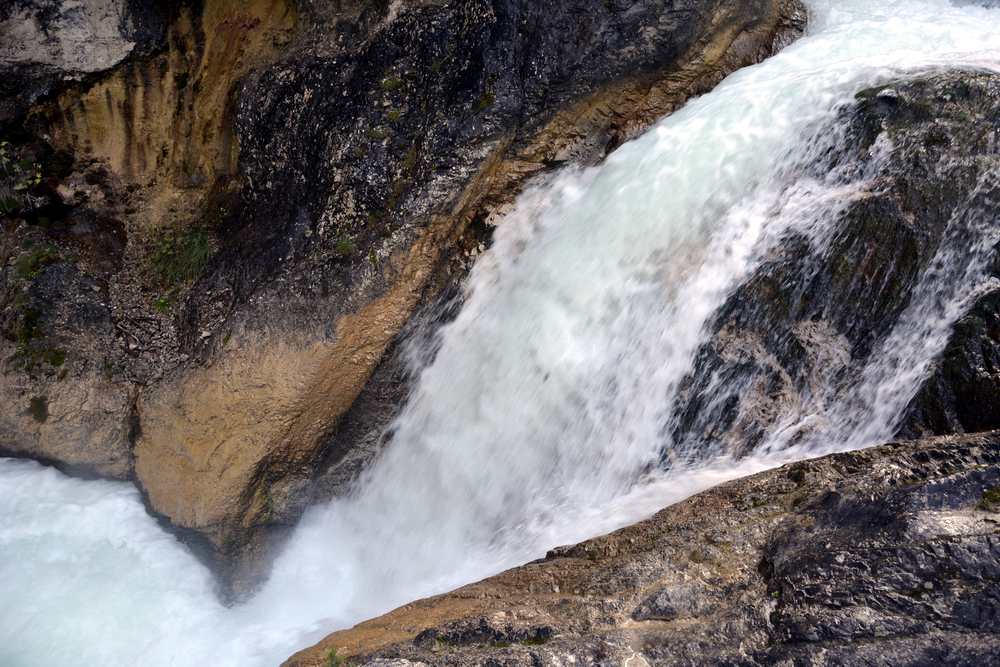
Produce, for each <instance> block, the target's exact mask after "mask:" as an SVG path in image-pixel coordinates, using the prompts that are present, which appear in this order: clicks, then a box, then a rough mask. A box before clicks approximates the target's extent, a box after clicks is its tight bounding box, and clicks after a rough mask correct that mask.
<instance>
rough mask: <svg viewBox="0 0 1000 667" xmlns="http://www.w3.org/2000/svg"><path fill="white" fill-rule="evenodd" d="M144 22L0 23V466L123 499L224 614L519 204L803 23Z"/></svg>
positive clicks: (135, 8) (614, 12) (189, 17)
mask: <svg viewBox="0 0 1000 667" xmlns="http://www.w3.org/2000/svg"><path fill="white" fill-rule="evenodd" d="M153 4H156V9H155V11H154V10H152V9H150V10H149V11H146V9H144V7H145V5H144V4H143V3H139V2H129V3H124V2H114V1H111V0H108V2H100V3H90V4H88V5H86V7H83V6H82V5H79V4H75V3H60V2H54V1H52V2H49V1H47V0H46V1H45V2H42V1H37V2H34V1H33V2H28V1H27V0H19V1H18V2H15V3H14V4H13V9H11V10H7V9H6V8H5V9H4V10H0V11H2V12H4V13H2V14H0V24H2V26H3V30H4V31H5V32H4V34H6V35H14V36H15V37H16V36H18V35H20V37H18V39H20V40H21V41H22V42H24V41H25V40H27V39H28V38H27V37H25V35H28V34H29V33H31V31H32V30H36V28H38V29H39V30H42V31H43V32H46V33H47V34H48V36H49V37H48V38H46V39H47V41H45V40H43V41H42V42H38V43H37V44H35V43H33V44H32V47H31V48H30V49H20V48H19V49H17V50H16V53H14V51H11V52H10V53H8V52H7V51H3V52H2V53H0V65H2V66H3V67H5V68H8V70H9V71H11V72H14V73H15V74H16V77H19V78H18V79H17V80H18V81H21V82H22V83H18V84H17V86H18V87H19V90H23V92H24V93H25V95H24V96H22V97H17V99H16V100H14V103H13V104H12V105H9V109H8V108H7V107H5V108H4V111H3V113H6V114H7V115H8V117H9V118H12V119H13V120H11V121H10V122H8V123H7V125H6V126H5V127H6V128H7V130H6V132H7V133H8V135H7V136H9V137H10V138H11V141H12V143H13V144H14V146H13V150H15V151H16V152H17V153H18V160H21V159H22V157H24V158H26V159H28V161H29V162H30V163H31V164H32V165H34V164H37V165H38V168H39V172H40V181H41V182H40V183H38V184H34V185H33V186H32V188H31V189H30V192H31V194H32V197H35V199H32V200H31V201H23V202H20V203H19V204H18V206H16V207H14V209H13V210H12V211H8V212H6V213H5V219H4V225H3V232H2V234H3V236H4V241H3V242H4V247H5V248H6V249H7V250H5V255H4V257H5V260H6V264H5V267H6V269H5V273H4V281H5V282H4V284H3V286H2V293H3V295H4V296H3V299H4V300H3V307H4V322H5V323H6V324H5V327H6V331H7V333H6V334H5V342H4V343H3V345H4V346H5V347H4V348H3V349H2V350H0V352H2V354H3V356H4V358H5V359H13V358H14V357H17V351H18V349H19V346H20V347H22V348H30V349H32V350H36V351H37V355H38V356H40V357H41V358H42V362H43V363H41V364H37V365H35V366H34V367H33V368H32V369H30V370H29V369H25V368H24V367H22V366H18V365H16V364H10V365H8V366H7V367H5V370H4V375H3V380H2V382H0V391H2V392H3V395H4V400H5V402H9V404H10V405H15V406H18V407H17V408H16V413H11V414H5V415H4V421H3V422H2V423H0V436H2V438H3V441H2V442H0V448H2V449H3V451H5V452H8V453H15V454H18V455H24V456H35V457H38V458H43V459H45V460H48V461H51V462H54V463H57V464H60V465H62V466H63V467H64V468H65V469H68V470H77V471H84V472H87V473H89V474H99V475H104V476H110V477H116V478H130V479H133V480H134V481H136V483H137V484H138V486H139V487H140V488H141V489H142V490H143V492H144V497H145V498H146V499H147V501H148V503H149V505H150V508H151V510H152V511H154V512H155V513H157V514H158V515H159V516H161V517H164V518H165V519H166V520H167V521H169V522H170V523H171V524H172V525H174V526H175V527H178V528H179V529H181V530H182V535H183V536H184V537H185V538H187V539H192V536H196V537H194V538H193V539H195V540H196V541H197V542H199V543H200V544H201V547H202V552H203V553H205V554H207V558H208V560H209V561H210V562H212V563H213V564H214V565H216V566H218V571H219V572H220V573H221V574H222V578H223V580H224V582H225V588H226V589H227V590H228V591H229V592H234V591H237V592H245V591H247V590H250V589H252V588H253V586H254V585H255V584H256V582H258V581H259V580H260V577H261V576H262V574H263V571H264V570H265V569H266V563H267V562H268V556H269V554H270V553H271V552H272V549H273V548H274V546H275V545H276V544H277V543H278V542H279V541H280V539H281V537H282V535H284V533H285V531H287V530H288V528H289V527H290V526H292V525H294V523H295V521H296V520H297V518H298V516H299V515H300V513H301V511H302V509H303V508H304V507H305V506H306V505H307V504H308V502H310V500H311V499H314V498H319V497H327V496H329V495H331V494H337V493H342V492H343V490H344V489H345V488H346V487H347V486H348V485H349V484H350V481H351V480H352V479H353V477H354V476H355V475H356V474H357V472H358V471H359V470H361V469H362V468H363V467H364V466H365V465H366V464H367V462H368V461H369V460H370V458H371V457H372V456H374V454H375V453H376V452H377V450H378V449H379V447H380V446H381V444H382V442H381V440H380V438H378V437H375V436H374V435H373V434H375V433H378V432H380V431H381V426H382V424H384V423H385V422H386V421H388V419H389V418H391V414H392V412H393V410H394V409H395V407H394V406H395V405H397V404H398V400H399V397H400V396H401V395H402V393H405V387H404V386H403V384H402V383H401V382H400V381H399V377H400V371H399V369H400V368H401V366H400V364H399V360H398V357H397V356H396V355H394V354H392V353H388V351H390V350H394V349H396V348H395V347H394V342H395V341H396V338H397V336H398V334H399V332H400V330H401V329H403V327H404V326H405V325H406V323H407V322H408V321H409V320H411V318H412V317H413V314H414V312H416V311H417V310H418V308H419V307H420V306H421V305H423V304H425V303H427V301H428V300H429V298H430V297H432V296H433V295H434V294H435V293H436V292H437V291H438V290H439V289H441V288H442V287H444V286H446V285H449V284H454V281H456V280H457V277H458V276H460V275H461V274H462V273H463V272H464V271H465V269H466V267H467V264H468V263H469V261H470V259H471V256H472V255H473V254H474V253H476V252H479V251H481V249H482V248H483V247H484V242H486V241H488V236H489V232H488V226H489V223H490V222H491V221H492V220H493V219H494V217H495V215H496V214H497V213H498V212H502V210H503V207H504V206H506V205H507V204H509V203H510V201H511V200H512V198H513V196H514V195H515V194H516V193H517V191H518V190H519V188H520V187H521V186H522V185H523V183H524V181H525V180H526V179H527V178H528V177H530V176H531V175H533V174H537V173H539V172H542V171H544V170H547V169H551V168H553V167H556V166H559V165H565V164H571V163H576V164H581V163H582V164H590V163H594V162H596V161H598V160H600V159H601V158H602V157H603V156H604V155H605V154H606V153H607V152H608V151H609V150H610V149H612V148H614V147H615V146H617V145H618V144H619V143H621V142H622V141H624V140H626V139H628V138H630V137H632V136H634V135H635V134H637V133H638V132H639V131H641V130H642V129H644V128H645V127H647V126H648V125H649V124H650V123H652V122H653V121H654V120H655V119H657V118H658V117H660V116H662V115H663V114H665V113H669V112H670V111H672V110H673V109H675V108H676V107H678V106H679V105H681V104H683V102H684V101H685V100H687V99H688V98H689V97H690V96H691V95H695V94H698V93H701V92H705V91H707V90H709V89H710V88H711V87H712V86H713V85H714V84H715V83H717V82H718V81H719V80H721V78H722V77H724V76H725V75H726V74H728V73H729V72H731V71H733V70H735V69H737V68H739V67H741V66H743V65H747V64H750V63H753V62H757V61H759V60H761V59H763V58H764V57H766V56H767V55H769V54H770V53H772V52H774V51H775V50H776V49H778V48H780V47H781V46H783V45H784V44H786V43H787V42H788V41H790V40H791V39H793V38H794V37H795V36H796V35H797V34H798V33H799V32H800V31H801V30H802V28H803V25H804V20H805V13H804V11H803V10H802V8H801V6H800V5H799V4H798V3H797V2H794V1H791V0H755V1H754V2H748V3H740V4H739V5H734V4H733V3H726V2H721V1H717V0H685V1H684V2H672V3H665V2H662V1H661V0H644V1H643V2H640V3H624V4H623V3H618V2H604V1H603V0H602V1H600V2H598V1H596V0H560V1H559V2H556V3H545V4H544V6H543V5H541V4H538V3H535V2H525V1H520V0H491V1H487V0H476V1H475V2H414V3H383V2H376V3H367V2H339V3H319V2H311V1H305V0H304V1H302V2H298V3H292V2H290V1H288V0H253V1H251V2H242V1H241V2H236V1H235V0H206V1H205V2H176V3H166V4H164V3H153ZM71 5H72V6H71ZM86 30H90V31H91V32H90V33H86ZM85 33H86V34H85ZM31 34H34V33H31ZM29 41H30V40H29ZM88 42H89V43H91V44H93V46H94V49H93V50H92V51H87V50H86V49H83V50H82V51H80V50H79V49H77V46H78V45H81V44H84V43H88ZM6 43H8V42H5V44H6ZM9 43H11V44H13V43H15V42H9ZM18 43H20V42H18ZM25 43H26V42H25ZM67 45H69V46H70V47H72V48H69V47H67ZM31 54H34V55H31ZM67 54H68V55H67ZM74 54H75V55H74ZM29 56H30V57H29ZM28 60H30V61H31V62H28ZM39 73H40V74H39ZM36 75H37V76H36ZM32 77H34V78H32ZM9 80H11V81H13V80H14V79H13V78H12V79H9ZM22 84H23V85H22ZM19 94H20V93H19ZM10 99H14V98H10ZM31 169H33V167H31ZM26 177H27V178H34V177H33V175H28V176H26ZM36 237H37V238H36ZM26 243H27V244H37V245H31V247H30V248H29V247H28V245H25V244H26ZM50 246H51V251H49V250H44V251H41V252H40V254H37V256H34V255H32V253H33V252H35V250H38V249H40V248H49V247H50ZM31 248H34V249H35V250H32V249H31ZM22 257H25V258H24V259H21V258H22ZM18 262H21V263H22V265H23V266H28V269H27V270H25V271H22V272H20V273H19V272H18V270H17V264H18ZM36 265H37V266H36ZM49 275H51V276H53V278H54V277H56V276H60V277H61V278H60V280H62V281H63V282H62V283H61V288H60V289H59V290H54V289H47V291H45V295H46V296H45V297H44V299H42V300H41V301H40V303H43V304H44V306H45V308H44V311H45V312H41V313H38V314H37V315H36V314H33V313H34V310H33V309H32V308H33V307H31V308H27V310H25V308H23V307H22V306H24V304H26V303H28V301H30V298H29V297H30V295H31V294H34V293H37V292H38V291H39V290H40V289H42V287H41V281H44V280H48V278H47V276H49ZM67 276H75V277H72V278H67ZM36 281H40V282H39V284H38V285H36V284H35V283H36ZM25 299H28V301H26V300H25ZM86 304H90V305H89V306H88V305H86ZM84 307H85V308H86V309H87V312H89V313H91V314H90V315H89V316H88V317H89V319H87V320H86V323H83V324H81V326H76V325H75V324H71V323H70V320H71V318H70V315H69V313H71V312H75V311H74V310H73V309H74V308H84ZM25 314H28V315H30V317H28V320H29V321H30V322H29V323H31V326H29V327H28V329H27V330H30V331H31V336H30V337H29V340H27V342H25V340H24V339H23V337H21V338H19V334H18V332H22V333H23V332H24V331H25V329H24V327H20V325H18V324H17V322H21V321H23V320H24V319H25V318H24V316H25ZM74 321H77V320H74ZM80 322H82V321H78V323H80ZM8 325H9V326H8ZM19 327H20V328H19ZM50 350H51V352H50ZM63 354H64V355H65V356H63ZM46 359H49V360H51V361H55V362H59V363H56V364H52V363H48V362H46V361H45V360H46ZM383 359H384V360H385V364H386V365H385V366H384V367H383V368H381V369H379V371H378V373H377V375H376V381H375V383H374V384H373V385H371V386H370V387H369V390H368V391H366V392H364V390H365V388H366V386H368V384H367V383H368V381H369V378H370V377H371V376H372V374H373V373H374V372H376V369H378V368H379V364H380V362H382V361H383ZM394 369H395V370H394ZM363 392H364V393H363ZM359 396H361V397H362V401H361V404H358V405H356V399H357V398H358V397H359ZM88 397H90V398H88ZM93 397H100V400H99V401H97V400H96V399H94V398H93ZM43 405H44V406H45V407H44V409H42V406H43ZM345 415H346V418H345V419H344V420H343V423H342V424H341V418H342V417H344V416H345ZM36 416H37V417H38V418H37V419H36ZM43 416H44V420H43V419H41V418H42V417H43ZM56 425H60V426H59V430H55V426H56ZM338 426H342V428H338ZM73 429H77V430H79V432H80V433H83V434H88V435H86V437H85V438H84V440H83V444H81V442H80V441H79V440H78V439H74V438H68V437H66V434H68V433H71V432H73ZM99 443H105V444H104V445H101V444H99ZM317 477H318V478H319V482H314V478H317Z"/></svg>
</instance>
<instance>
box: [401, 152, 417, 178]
mask: <svg viewBox="0 0 1000 667" xmlns="http://www.w3.org/2000/svg"><path fill="white" fill-rule="evenodd" d="M419 157H420V150H419V148H417V145H416V144H413V145H412V146H410V149H409V150H408V151H406V157H405V158H403V173H404V174H406V175H407V176H409V175H410V174H412V173H413V170H414V169H416V167H417V158H419Z"/></svg>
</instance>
